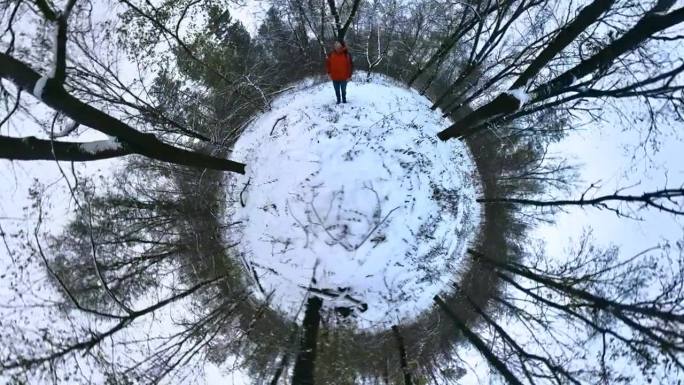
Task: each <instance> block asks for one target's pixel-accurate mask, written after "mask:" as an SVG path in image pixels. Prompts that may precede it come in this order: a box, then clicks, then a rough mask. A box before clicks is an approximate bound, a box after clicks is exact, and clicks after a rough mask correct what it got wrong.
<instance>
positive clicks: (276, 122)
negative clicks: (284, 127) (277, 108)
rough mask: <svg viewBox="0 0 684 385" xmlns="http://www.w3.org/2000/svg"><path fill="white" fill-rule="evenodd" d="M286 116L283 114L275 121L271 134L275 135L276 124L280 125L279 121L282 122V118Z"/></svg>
mask: <svg viewBox="0 0 684 385" xmlns="http://www.w3.org/2000/svg"><path fill="white" fill-rule="evenodd" d="M285 118H287V115H283V116H281V117H279V118H278V120H276V121H275V123H273V127H272V128H271V133H270V134H269V135H270V136H273V131H274V130H275V128H276V126H277V125H278V123H280V121H281V120H283V119H285Z"/></svg>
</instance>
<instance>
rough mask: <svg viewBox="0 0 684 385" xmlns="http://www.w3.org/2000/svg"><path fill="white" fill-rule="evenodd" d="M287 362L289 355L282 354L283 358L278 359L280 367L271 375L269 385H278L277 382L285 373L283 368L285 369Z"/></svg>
mask: <svg viewBox="0 0 684 385" xmlns="http://www.w3.org/2000/svg"><path fill="white" fill-rule="evenodd" d="M289 360H290V355H289V354H288V353H287V352H285V353H283V358H281V359H280V365H278V369H276V371H275V373H273V379H272V380H271V385H278V380H280V376H281V375H282V374H283V372H284V371H285V368H286V367H287V363H288V361H289Z"/></svg>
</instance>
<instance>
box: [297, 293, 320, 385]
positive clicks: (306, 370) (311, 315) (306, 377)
mask: <svg viewBox="0 0 684 385" xmlns="http://www.w3.org/2000/svg"><path fill="white" fill-rule="evenodd" d="M322 305H323V300H322V299H320V298H318V297H314V296H311V297H309V300H308V301H307V303H306V312H305V313H304V321H303V322H302V329H303V333H302V338H301V342H300V349H299V353H298V354H297V362H295V367H294V373H293V375H292V384H293V385H314V369H315V364H316V342H317V339H318V327H319V324H320V322H321V313H320V310H321V306H322Z"/></svg>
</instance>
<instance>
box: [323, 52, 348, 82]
mask: <svg viewBox="0 0 684 385" xmlns="http://www.w3.org/2000/svg"><path fill="white" fill-rule="evenodd" d="M325 69H326V70H327V72H328V75H329V76H330V79H332V80H336V81H344V80H349V79H350V78H351V76H352V72H353V71H354V62H353V61H352V57H351V55H350V54H349V52H347V48H343V49H342V52H340V53H338V52H337V51H332V52H330V53H329V54H328V58H327V59H326V60H325Z"/></svg>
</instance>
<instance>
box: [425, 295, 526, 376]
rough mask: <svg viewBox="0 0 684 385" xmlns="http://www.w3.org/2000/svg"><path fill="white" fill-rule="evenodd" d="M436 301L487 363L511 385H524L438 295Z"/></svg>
mask: <svg viewBox="0 0 684 385" xmlns="http://www.w3.org/2000/svg"><path fill="white" fill-rule="evenodd" d="M434 300H435V302H436V303H437V305H439V307H440V308H442V310H443V311H444V313H446V315H447V316H448V317H449V318H451V320H452V321H453V322H454V325H456V329H458V330H459V331H460V332H461V333H462V334H463V336H464V337H465V338H466V339H467V340H468V341H469V342H470V343H471V344H472V345H473V346H474V347H475V348H476V349H477V350H478V351H479V352H480V354H482V355H483V356H484V358H485V359H487V362H489V364H490V365H492V366H493V367H494V368H495V369H496V370H497V371H498V372H499V373H500V374H501V375H502V376H503V378H504V379H505V380H506V382H508V383H509V384H510V385H523V384H522V382H520V381H519V380H518V379H517V378H516V377H515V375H514V374H513V373H512V372H511V371H510V370H509V369H508V367H507V366H506V364H505V363H504V362H503V361H501V360H500V359H499V357H497V356H496V354H494V352H492V350H491V349H489V347H488V346H487V343H485V342H484V341H483V340H482V339H481V338H480V337H479V336H478V335H477V334H475V332H473V331H472V330H470V328H469V327H468V326H467V325H466V324H465V322H463V321H461V320H460V319H459V318H458V317H457V316H456V314H454V312H453V311H452V310H451V309H450V308H449V306H447V304H446V303H444V301H443V300H442V299H441V298H440V297H439V296H438V295H436V296H435V297H434Z"/></svg>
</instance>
